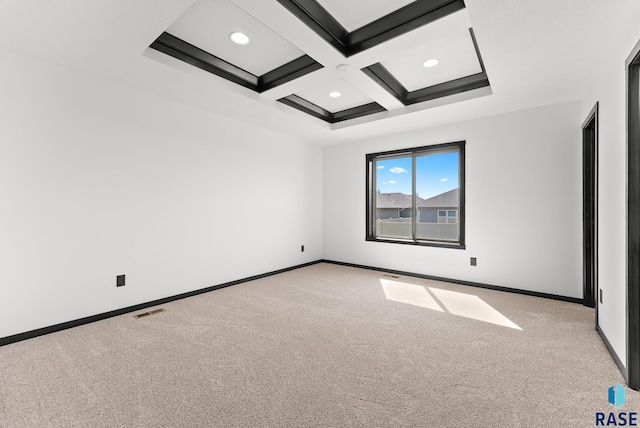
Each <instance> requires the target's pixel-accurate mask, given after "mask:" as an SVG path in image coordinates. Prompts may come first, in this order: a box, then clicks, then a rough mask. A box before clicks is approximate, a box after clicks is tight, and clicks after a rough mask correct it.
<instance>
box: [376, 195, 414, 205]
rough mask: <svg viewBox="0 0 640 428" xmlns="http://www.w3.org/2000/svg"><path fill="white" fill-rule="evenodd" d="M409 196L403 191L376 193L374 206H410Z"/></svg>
mask: <svg viewBox="0 0 640 428" xmlns="http://www.w3.org/2000/svg"><path fill="white" fill-rule="evenodd" d="M410 207H411V196H409V195H405V194H404V193H399V192H396V193H378V200H377V202H376V208H410Z"/></svg>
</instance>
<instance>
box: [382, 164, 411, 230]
mask: <svg viewBox="0 0 640 428" xmlns="http://www.w3.org/2000/svg"><path fill="white" fill-rule="evenodd" d="M412 163H413V161H412V158H411V157H410V156H409V157H400V158H391V159H383V160H376V161H375V162H374V168H375V174H376V183H375V184H376V236H379V237H386V238H404V239H413V235H412V224H411V220H412V217H413V215H412V193H413V190H412V182H413V178H412V166H411V165H412Z"/></svg>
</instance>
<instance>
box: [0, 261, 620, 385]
mask: <svg viewBox="0 0 640 428" xmlns="http://www.w3.org/2000/svg"><path fill="white" fill-rule="evenodd" d="M318 263H330V264H334V265H339V266H348V267H354V268H359V269H367V270H374V271H378V272H388V273H393V274H397V275H405V276H413V277H416V278H423V279H431V280H435V281H443V282H450V283H454V284H460V285H468V286H471V287H479V288H486V289H490V290H497V291H506V292H509V293H516V294H524V295H527V296H534V297H542V298H546V299H553V300H561V301H565V302H571V303H578V304H582V302H583V301H582V299H576V298H573V297H565V296H557V295H555V294H547V293H539V292H536V291H528V290H518V289H515V288H507V287H500V286H496V285H489V284H481V283H477V282H470V281H462V280H457V279H451V278H443V277H439V276H432V275H424V274H419V273H414V272H405V271H399V270H393V269H383V268H379V267H373V266H365V265H358V264H354V263H346V262H339V261H335V260H326V259H320V260H316V261H312V262H308V263H303V264H300V265H296V266H291V267H288V268H284V269H279V270H275V271H272V272H267V273H263V274H260V275H254V276H250V277H247V278H242V279H238V280H235V281H230V282H225V283H223V284H218V285H213V286H211V287H206V288H202V289H199V290H194V291H189V292H186V293H182V294H177V295H175V296H169V297H165V298H162V299H157V300H153V301H150V302H145V303H140V304H137V305H133V306H127V307H126V308H121V309H116V310H113V311H109V312H104V313H101V314H97V315H92V316H88V317H85V318H80V319H77V320H72V321H67V322H64V323H60V324H55V325H52V326H48V327H43V328H39V329H36V330H31V331H27V332H24V333H18V334H14V335H12V336H6V337H2V338H0V346H5V345H9V344H12V343H16V342H20V341H23V340H27V339H32V338H35V337H38V336H43V335H46V334H50V333H55V332H58V331H62V330H67V329H70V328H73V327H79V326H81V325H85V324H90V323H93V322H96V321H102V320H105V319H108V318H112V317H116V316H119V315H124V314H127V313H130V312H136V311H140V310H142V309H147V308H150V307H153V306H158V305H163V304H165V303H169V302H173V301H176V300H181V299H185V298H187V297H192V296H197V295H199V294H204V293H208V292H210V291H214V290H219V289H221V288H226V287H230V286H232V285H238V284H242V283H245V282H249V281H254V280H257V279H261V278H266V277H269V276H273V275H278V274H280V273H284V272H289V271H293V270H296V269H300V268H303V267H307V266H312V265H315V264H318ZM600 335H601V336H602V338H603V341H604V343H605V345H606V346H607V349H609V352H610V353H611V355H612V356H613V358H614V360H615V361H616V364H618V367H620V371H622V372H623V374H625V379H626V369H624V366H622V363H621V362H620V360H619V359H618V358H617V356H616V354H615V352H613V351H612V349H613V348H611V345H610V344H609V342H608V341H607V340H606V338H605V336H604V335H603V334H602V333H600Z"/></svg>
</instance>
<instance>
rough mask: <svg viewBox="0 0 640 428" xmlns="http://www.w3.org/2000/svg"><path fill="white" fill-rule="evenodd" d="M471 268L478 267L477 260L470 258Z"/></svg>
mask: <svg viewBox="0 0 640 428" xmlns="http://www.w3.org/2000/svg"><path fill="white" fill-rule="evenodd" d="M471 266H478V259H477V258H475V257H471Z"/></svg>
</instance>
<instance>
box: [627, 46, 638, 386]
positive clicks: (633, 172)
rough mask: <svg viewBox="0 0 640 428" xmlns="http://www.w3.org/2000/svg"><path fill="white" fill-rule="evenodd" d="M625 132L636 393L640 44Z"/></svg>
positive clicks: (630, 71)
mask: <svg viewBox="0 0 640 428" xmlns="http://www.w3.org/2000/svg"><path fill="white" fill-rule="evenodd" d="M625 68H626V85H625V86H626V90H627V99H626V104H627V105H626V121H627V124H626V128H627V129H626V131H627V139H626V145H627V165H626V167H627V171H626V176H627V177H626V178H627V219H626V226H627V257H626V263H627V281H626V282H627V284H626V285H627V289H626V311H625V312H626V342H627V343H626V345H627V355H626V357H627V365H626V369H627V370H626V371H627V385H629V387H630V388H632V389H636V390H637V389H640V221H639V220H638V219H640V42H639V43H638V44H637V45H636V46H635V48H634V50H633V51H632V53H631V55H630V56H629V58H628V59H627V61H626V63H625Z"/></svg>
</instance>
